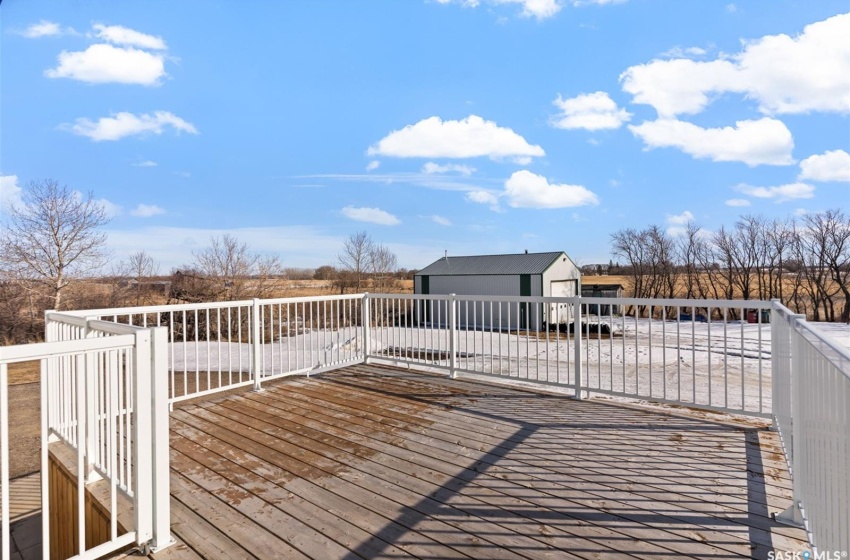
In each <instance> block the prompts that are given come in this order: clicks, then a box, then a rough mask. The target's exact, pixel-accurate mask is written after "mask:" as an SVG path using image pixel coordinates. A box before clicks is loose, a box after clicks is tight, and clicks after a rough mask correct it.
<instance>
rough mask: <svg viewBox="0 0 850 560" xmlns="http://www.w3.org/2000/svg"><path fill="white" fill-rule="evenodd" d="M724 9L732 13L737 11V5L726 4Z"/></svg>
mask: <svg viewBox="0 0 850 560" xmlns="http://www.w3.org/2000/svg"><path fill="white" fill-rule="evenodd" d="M726 11H727V12H729V13H730V14H734V13H735V12H737V11H738V6H736V5H735V4H726Z"/></svg>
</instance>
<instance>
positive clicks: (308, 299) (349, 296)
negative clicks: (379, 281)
mask: <svg viewBox="0 0 850 560" xmlns="http://www.w3.org/2000/svg"><path fill="white" fill-rule="evenodd" d="M365 295H366V294H362V293H360V294H342V295H332V296H331V295H327V296H302V297H291V298H272V299H261V300H260V305H277V304H281V303H312V302H316V301H342V300H351V299H363V296H365ZM369 295H371V294H369Z"/></svg>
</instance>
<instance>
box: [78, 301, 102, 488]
mask: <svg viewBox="0 0 850 560" xmlns="http://www.w3.org/2000/svg"><path fill="white" fill-rule="evenodd" d="M94 319H95V318H94V317H86V326H85V327H83V338H91V337H92V331H91V329H89V321H93V320H94ZM83 363H84V368H85V369H84V371H81V372H77V375H82V376H83V379H84V383H85V391H86V403H85V405H86V442H85V450H86V472H85V481H86V484H91V483H92V482H97V481H98V480H100V478H101V477H100V475H99V474H98V473H97V472H96V471H95V470H94V462H95V457H96V456H97V452H98V445H99V442H98V441H97V439H96V438H95V436H96V435H97V434H99V433H100V430H99V429H98V425H97V407H96V406H95V403H96V402H97V396H96V395H97V382H98V375H97V372H96V371H95V368H94V367H92V366H93V363H92V359H91V357H90V355H89V354H86V355H85V359H84V361H83Z"/></svg>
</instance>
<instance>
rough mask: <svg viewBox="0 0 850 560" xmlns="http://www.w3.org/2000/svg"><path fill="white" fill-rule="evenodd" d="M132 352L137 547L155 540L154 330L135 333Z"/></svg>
mask: <svg viewBox="0 0 850 560" xmlns="http://www.w3.org/2000/svg"><path fill="white" fill-rule="evenodd" d="M135 336H136V343H135V348H134V349H133V356H134V360H133V374H134V377H135V379H134V387H133V390H134V394H133V403H132V405H133V432H134V434H133V435H134V436H135V438H134V444H135V448H134V449H133V457H134V458H135V461H134V462H133V471H134V475H135V477H134V478H135V481H136V487H135V488H134V491H133V496H134V497H135V499H136V507H135V510H134V513H135V526H136V544H139V545H141V544H146V543H147V542H148V541H150V540H151V538H152V536H153V535H152V533H153V528H152V515H151V514H152V509H153V508H152V505H153V457H152V456H151V455H152V454H151V449H152V445H153V433H152V432H153V426H152V423H151V408H152V407H151V406H150V404H151V374H152V372H151V363H152V362H151V359H152V357H151V331H150V330H140V331H138V332H137V333H136V335H135Z"/></svg>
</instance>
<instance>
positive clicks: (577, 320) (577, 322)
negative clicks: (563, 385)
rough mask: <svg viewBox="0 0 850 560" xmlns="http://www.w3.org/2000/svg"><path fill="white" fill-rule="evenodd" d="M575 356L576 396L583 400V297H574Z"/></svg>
mask: <svg viewBox="0 0 850 560" xmlns="http://www.w3.org/2000/svg"><path fill="white" fill-rule="evenodd" d="M573 334H574V336H573V345H574V346H573V348H574V351H573V354H574V356H575V360H574V361H575V372H576V394H575V398H576V399H578V400H581V382H582V379H581V297H579V296H575V297H573Z"/></svg>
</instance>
